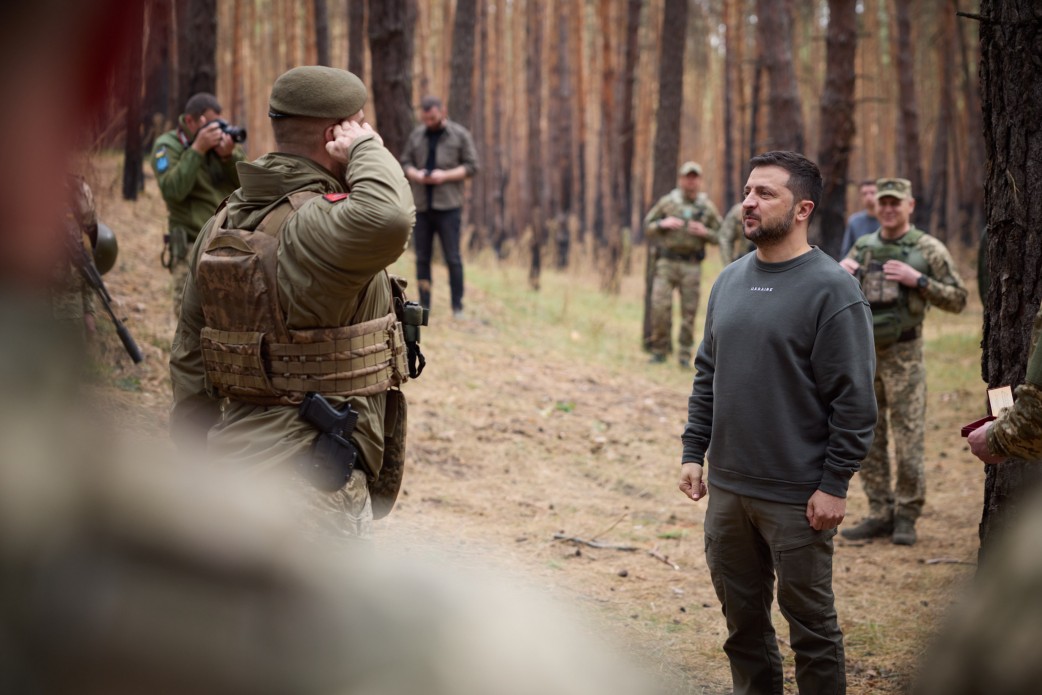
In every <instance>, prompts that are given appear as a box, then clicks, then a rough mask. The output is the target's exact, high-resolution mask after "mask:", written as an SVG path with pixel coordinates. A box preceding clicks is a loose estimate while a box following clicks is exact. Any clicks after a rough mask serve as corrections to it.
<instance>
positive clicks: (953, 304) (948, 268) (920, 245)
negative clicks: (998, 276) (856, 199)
mask: <svg viewBox="0 0 1042 695" xmlns="http://www.w3.org/2000/svg"><path fill="white" fill-rule="evenodd" d="M909 231H911V230H909ZM881 233H882V230H876V231H874V232H872V233H871V234H866V235H865V236H863V237H861V238H860V239H858V240H857V242H856V243H855V244H854V247H853V248H852V249H850V253H848V254H847V258H853V259H854V260H855V261H857V262H858V263H859V264H862V265H864V263H865V258H866V249H867V248H870V246H871V244H872V243H873V240H874V239H875V238H878V237H879V236H880V234H881ZM882 241H883V242H884V243H885V241H886V240H885V239H884V240H882ZM876 243H878V242H876ZM916 246H917V250H918V251H919V253H921V254H922V256H923V258H924V259H925V260H926V263H927V266H928V268H927V270H926V277H927V278H928V282H927V284H926V288H925V289H923V290H921V294H922V297H923V299H924V300H925V301H926V303H927V304H932V305H933V306H935V307H937V308H938V309H941V310H943V311H950V312H952V313H953V314H957V313H959V312H960V311H962V310H963V309H964V308H965V307H966V295H967V291H966V285H965V284H963V281H962V278H961V277H959V272H958V271H957V270H956V269H955V261H954V260H952V255H951V254H950V253H949V252H948V249H947V247H945V245H944V244H943V243H941V241H940V240H939V239H937V238H936V237H933V236H930V235H929V234H926V233H925V232H924V233H923V235H922V236H921V237H919V241H918V242H917V243H916ZM909 291H911V292H916V291H919V290H917V289H915V288H912V289H910V290H909Z"/></svg>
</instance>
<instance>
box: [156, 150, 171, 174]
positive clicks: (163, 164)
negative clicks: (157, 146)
mask: <svg viewBox="0 0 1042 695" xmlns="http://www.w3.org/2000/svg"><path fill="white" fill-rule="evenodd" d="M169 168H170V160H169V159H167V158H166V149H162V150H160V151H159V152H157V153H156V171H158V172H159V173H160V174H162V173H163V172H164V171H166V170H167V169H169Z"/></svg>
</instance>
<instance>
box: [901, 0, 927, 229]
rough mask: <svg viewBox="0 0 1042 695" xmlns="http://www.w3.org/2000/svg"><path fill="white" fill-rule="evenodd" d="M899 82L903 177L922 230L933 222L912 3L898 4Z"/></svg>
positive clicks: (916, 221) (914, 218) (916, 220)
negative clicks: (921, 131) (921, 138)
mask: <svg viewBox="0 0 1042 695" xmlns="http://www.w3.org/2000/svg"><path fill="white" fill-rule="evenodd" d="M895 5H896V7H897V81H898V84H899V85H900V95H899V97H898V98H899V100H900V102H901V156H900V157H899V160H900V163H901V172H902V173H901V175H902V176H903V177H904V178H906V179H908V180H909V181H911V182H912V193H913V195H915V197H916V205H915V212H913V213H912V219H913V221H914V222H915V223H916V224H917V225H919V226H920V227H925V226H926V225H927V224H929V222H930V201H929V200H928V199H927V196H926V189H925V188H924V187H923V164H922V161H923V158H922V146H921V145H920V143H919V105H918V104H919V102H918V99H917V98H916V89H915V56H914V54H913V50H912V20H911V16H910V12H911V7H910V5H911V3H907V2H902V1H900V0H898V1H897V2H896V3H895Z"/></svg>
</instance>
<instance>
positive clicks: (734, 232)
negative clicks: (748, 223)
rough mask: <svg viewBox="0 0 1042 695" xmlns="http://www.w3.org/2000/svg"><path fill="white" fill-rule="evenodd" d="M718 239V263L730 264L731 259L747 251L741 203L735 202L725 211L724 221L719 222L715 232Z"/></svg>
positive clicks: (747, 243)
mask: <svg viewBox="0 0 1042 695" xmlns="http://www.w3.org/2000/svg"><path fill="white" fill-rule="evenodd" d="M717 237H718V239H719V241H720V263H721V265H724V266H727V265H730V264H731V263H732V262H733V261H737V260H738V259H739V258H741V257H742V256H744V255H745V254H746V253H748V252H749V244H750V242H749V241H748V240H747V239H746V238H745V229H744V224H743V222H742V204H741V203H737V204H735V205H733V206H732V207H731V209H730V210H728V211H727V215H725V216H724V221H723V222H721V223H720V231H719V232H717ZM736 243H737V248H735V246H736Z"/></svg>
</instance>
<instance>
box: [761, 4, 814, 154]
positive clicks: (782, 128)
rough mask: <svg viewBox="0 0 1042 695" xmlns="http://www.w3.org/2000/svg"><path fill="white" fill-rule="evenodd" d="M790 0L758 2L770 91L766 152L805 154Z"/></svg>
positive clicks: (763, 56)
mask: <svg viewBox="0 0 1042 695" xmlns="http://www.w3.org/2000/svg"><path fill="white" fill-rule="evenodd" d="M790 2H791V0H757V3H756V17H757V24H756V28H757V34H758V35H759V38H760V45H761V46H762V51H763V52H762V54H761V55H762V58H763V61H764V68H765V69H766V71H767V84H768V87H769V90H770V94H769V97H768V107H767V112H768V114H769V116H768V118H767V124H768V125H767V144H766V146H765V147H764V148H763V149H767V150H792V151H793V152H803V151H804V140H803V113H802V110H801V107H800V93H799V89H798V87H797V84H796V68H795V65H794V64H793V59H792V14H791V10H790Z"/></svg>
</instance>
